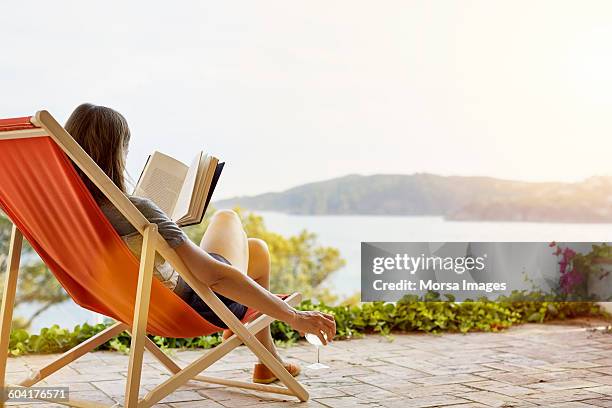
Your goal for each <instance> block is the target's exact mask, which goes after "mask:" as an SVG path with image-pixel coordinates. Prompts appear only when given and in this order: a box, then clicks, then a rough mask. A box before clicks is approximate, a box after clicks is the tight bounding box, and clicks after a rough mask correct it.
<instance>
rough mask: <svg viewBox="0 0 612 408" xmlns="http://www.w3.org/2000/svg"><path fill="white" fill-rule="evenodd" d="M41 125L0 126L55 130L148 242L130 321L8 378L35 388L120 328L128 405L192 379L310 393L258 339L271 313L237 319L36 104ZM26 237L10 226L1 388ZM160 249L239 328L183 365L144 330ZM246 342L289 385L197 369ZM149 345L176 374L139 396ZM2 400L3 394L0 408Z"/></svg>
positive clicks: (303, 396) (0, 332)
mask: <svg viewBox="0 0 612 408" xmlns="http://www.w3.org/2000/svg"><path fill="white" fill-rule="evenodd" d="M31 121H32V123H33V124H34V125H35V126H37V127H38V128H35V129H26V130H14V131H7V132H0V140H2V139H16V138H24V137H40V136H50V137H51V138H52V139H53V140H54V141H55V143H57V145H58V146H59V147H60V148H61V149H62V150H63V151H64V152H65V153H66V154H67V155H68V156H69V157H70V158H71V159H72V160H73V162H74V163H75V164H76V165H77V166H78V167H79V168H80V169H81V170H82V171H83V172H84V173H85V174H86V175H87V177H89V178H90V179H91V180H92V181H93V182H94V183H95V185H96V186H97V187H98V188H99V189H100V190H101V191H102V192H103V193H104V195H105V196H106V197H107V198H108V199H109V200H110V201H111V202H112V203H113V204H114V205H115V207H117V209H118V210H119V211H121V213H122V214H123V215H124V216H125V217H126V219H127V220H128V221H129V222H130V223H131V224H132V225H133V226H134V228H136V230H137V231H138V232H140V233H141V234H142V235H143V237H144V239H143V248H142V254H141V258H140V268H139V272H138V287H137V293H136V304H135V305H134V319H133V324H132V326H131V327H130V326H129V325H127V324H125V323H122V322H117V323H115V324H113V325H112V326H109V327H108V328H106V329H105V330H103V331H102V332H100V333H98V334H97V335H96V336H94V337H92V338H90V339H88V340H87V341H85V342H83V343H81V344H79V345H78V346H76V347H74V348H72V349H71V350H69V351H67V352H65V353H64V354H62V355H61V356H59V357H58V358H57V359H55V360H54V361H53V362H51V363H50V364H48V365H46V366H45V367H43V368H41V369H39V370H37V371H36V372H34V373H33V374H32V375H30V376H29V377H28V378H26V379H25V380H23V381H21V382H20V383H18V384H15V385H10V386H17V387H30V386H33V385H35V384H36V383H38V382H39V381H41V380H43V379H44V378H46V377H47V376H49V375H51V374H53V373H54V372H56V371H57V370H59V369H60V368H62V367H64V366H66V365H67V364H69V363H71V362H72V361H75V360H76V359H78V358H79V357H81V356H83V355H85V354H87V353H88V352H90V351H92V350H93V349H95V348H96V347H98V346H100V345H102V344H104V343H105V342H106V341H108V340H109V339H111V338H113V337H114V336H116V335H118V334H119V333H121V332H123V331H128V332H129V333H130V335H131V338H132V339H131V345H130V358H129V365H128V375H127V381H126V389H125V402H124V406H125V407H128V408H136V407H138V408H141V407H151V406H153V405H154V404H155V403H157V402H158V401H160V400H162V399H163V398H165V397H166V396H168V395H169V394H171V393H172V392H174V391H175V390H176V389H177V388H178V387H180V386H181V385H183V384H185V383H187V382H188V381H190V380H194V381H200V382H206V383H212V384H218V385H225V386H229V387H238V388H243V389H248V390H255V391H263V392H269V393H275V394H283V395H289V396H295V397H297V398H298V399H299V400H300V401H307V400H308V398H309V395H308V392H307V391H306V389H304V387H303V386H302V385H301V384H300V383H299V382H298V381H297V380H296V379H295V378H294V377H293V376H292V375H291V374H290V373H289V372H288V371H287V370H286V369H285V367H283V365H282V364H281V363H280V362H279V361H278V360H277V359H276V358H275V357H274V356H273V355H272V354H271V353H270V352H269V351H268V350H267V349H266V348H265V347H264V346H263V345H262V344H261V342H259V340H257V338H255V334H257V333H258V332H259V331H261V330H262V329H264V328H265V327H267V326H268V325H269V324H270V323H271V322H272V321H274V319H273V318H272V317H269V316H266V315H261V316H259V317H258V318H257V319H255V320H254V321H252V322H250V323H248V324H246V325H244V324H243V323H242V322H240V320H239V319H238V318H237V317H236V316H235V315H234V314H233V313H232V312H231V311H230V310H229V309H228V308H227V306H225V304H223V302H221V300H220V299H219V298H218V297H217V296H216V295H215V293H214V292H213V291H212V290H211V289H210V288H209V287H208V286H206V285H204V284H202V283H201V282H200V281H199V280H197V279H196V278H195V277H194V275H193V274H192V273H191V271H190V270H189V269H188V268H187V267H186V265H185V264H184V263H183V262H182V260H181V259H180V258H179V257H178V255H177V254H176V252H175V251H174V250H173V249H172V248H171V247H170V246H169V245H168V243H167V242H166V241H165V240H164V239H163V238H162V237H161V235H160V234H159V233H158V232H157V225H156V224H152V223H149V222H148V220H147V219H146V218H145V217H144V216H143V215H142V213H140V211H139V210H138V209H137V208H136V207H135V206H134V205H133V204H132V202H131V201H130V200H129V199H128V197H126V196H125V194H123V193H122V192H121V191H120V190H119V189H118V188H117V186H115V184H114V183H113V182H112V181H111V180H110V179H109V178H108V176H107V175H106V174H105V173H104V172H103V171H102V170H101V169H100V168H99V167H98V166H97V165H96V163H95V162H94V161H93V160H92V159H91V158H90V157H89V156H88V155H87V153H86V152H85V151H84V150H83V149H82V148H81V146H80V145H79V144H78V143H77V142H76V141H75V140H74V139H73V138H72V136H70V135H69V134H68V132H66V130H65V129H64V128H63V127H62V126H61V125H60V124H59V123H58V122H57V121H56V120H55V119H54V118H53V117H52V116H51V114H49V112H47V111H44V110H43V111H39V112H37V113H36V115H35V116H34V117H32V119H31ZM22 243H23V235H22V234H21V232H20V231H19V230H18V229H17V227H16V226H13V230H12V234H11V241H10V248H9V256H8V264H7V271H6V276H5V285H4V296H3V298H2V306H1V309H0V319H1V320H0V390H1V389H3V387H4V386H5V385H8V384H5V373H6V364H7V359H8V355H7V350H8V343H9V338H10V329H11V321H12V317H13V307H14V302H15V294H16V288H17V276H18V272H19V262H20V253H21V247H22ZM156 251H157V252H158V253H160V255H161V256H163V257H164V258H165V259H166V260H167V261H169V262H170V263H171V264H172V266H173V267H174V269H175V270H176V271H177V272H178V273H179V274H180V275H181V277H182V278H183V279H184V280H185V281H186V282H187V283H188V284H189V286H191V287H192V288H193V289H194V290H195V292H196V293H197V294H198V295H199V296H200V297H201V298H202V299H203V300H204V301H205V302H206V304H208V305H209V306H210V308H211V309H212V310H213V311H214V312H215V313H216V314H217V315H218V316H219V317H220V318H221V320H222V321H223V322H224V323H225V324H226V325H227V326H228V328H229V329H231V330H232V331H233V332H234V335H233V336H232V337H230V338H229V339H228V340H226V341H224V342H223V343H222V344H221V345H219V346H217V347H215V348H213V349H210V350H208V351H207V352H205V353H204V355H203V356H202V357H200V358H198V359H196V360H195V361H193V362H192V363H190V364H188V365H187V366H185V367H183V368H181V367H180V366H179V365H177V364H176V363H175V362H174V361H173V360H172V359H171V358H170V357H169V356H167V355H166V354H165V353H164V352H163V351H162V350H161V349H160V348H159V347H158V346H157V345H156V344H155V343H154V342H153V341H151V340H150V339H149V338H148V337H147V335H146V327H147V319H148V311H149V301H150V295H151V285H152V279H153V261H154V255H155V252H156ZM300 300H301V295H300V294H299V293H294V294H292V295H291V296H289V297H288V298H287V299H285V302H287V303H288V304H290V305H292V306H295V305H296V304H298V303H299V302H300ZM243 343H244V344H245V345H246V346H247V347H248V348H249V349H250V350H251V351H252V352H253V354H255V356H257V357H258V358H259V359H260V360H261V361H262V362H263V363H265V365H266V366H268V368H270V370H271V371H272V372H273V373H274V375H275V376H276V377H277V378H278V379H279V380H280V381H281V383H283V384H284V385H285V386H284V387H283V386H277V385H265V384H255V383H249V382H244V381H236V380H229V379H223V378H216V377H209V376H203V375H199V374H200V373H201V372H202V371H203V370H205V369H206V368H208V367H209V366H211V365H212V364H213V363H215V362H216V361H218V360H219V359H221V358H222V357H223V356H225V355H226V354H228V353H229V352H230V351H232V350H233V349H235V348H236V347H238V346H239V345H240V344H243ZM145 349H147V350H148V351H149V352H151V353H152V354H153V356H154V357H155V358H156V359H157V360H159V361H160V362H161V363H162V364H163V365H164V366H165V367H166V368H167V369H168V370H169V371H170V372H171V373H172V375H171V377H170V378H168V379H167V380H165V381H164V382H162V383H161V384H159V385H158V386H156V387H155V388H153V389H152V390H151V391H149V392H148V393H147V394H146V395H145V397H144V398H142V399H139V390H140V379H141V371H142V363H143V354H144V350H145ZM46 401H52V402H55V403H58V404H61V405H67V406H74V407H105V406H106V405H104V404H100V403H97V402H91V401H82V400H74V399H70V400H68V401H62V400H52V399H49V400H46ZM2 407H4V402H3V401H1V400H0V408H2Z"/></svg>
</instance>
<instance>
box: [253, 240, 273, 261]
mask: <svg viewBox="0 0 612 408" xmlns="http://www.w3.org/2000/svg"><path fill="white" fill-rule="evenodd" d="M248 241H249V258H251V259H256V260H260V261H261V260H265V261H266V262H269V260H270V250H269V249H268V244H266V241H264V240H263V239H259V238H249V240H248Z"/></svg>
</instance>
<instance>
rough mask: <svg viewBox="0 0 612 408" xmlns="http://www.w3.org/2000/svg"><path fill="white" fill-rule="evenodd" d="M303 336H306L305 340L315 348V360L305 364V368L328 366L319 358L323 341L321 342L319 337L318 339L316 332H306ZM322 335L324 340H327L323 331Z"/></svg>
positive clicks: (318, 368) (313, 368)
mask: <svg viewBox="0 0 612 408" xmlns="http://www.w3.org/2000/svg"><path fill="white" fill-rule="evenodd" d="M304 337H306V341H307V342H309V343H310V344H312V345H313V346H315V348H316V349H317V362H316V363H313V364H311V365H309V366H307V367H306V368H309V369H311V370H322V369H325V368H329V366H327V365H325V364H322V363H321V360H320V359H319V355H320V350H321V346H323V343H321V339H319V337H318V336H317V335H316V334H312V333H306V336H304ZM323 337H325V340H327V335H326V334H325V333H323Z"/></svg>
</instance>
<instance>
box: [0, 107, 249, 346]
mask: <svg viewBox="0 0 612 408" xmlns="http://www.w3.org/2000/svg"><path fill="white" fill-rule="evenodd" d="M29 119H30V118H29V117H24V118H16V119H2V120H0V132H2V131H9V130H19V129H30V128H35V126H33V125H32V124H31V123H30V121H29ZM0 207H1V208H2V210H3V211H4V212H5V213H6V214H7V215H8V217H9V218H10V219H11V220H12V222H13V223H14V224H15V225H16V226H17V228H19V230H20V231H21V232H22V233H23V235H24V237H25V238H26V239H27V240H28V242H29V243H30V244H31V245H32V247H33V248H34V250H36V252H37V253H38V255H39V256H40V257H41V259H42V260H43V261H44V262H45V264H46V265H47V266H48V267H49V269H50V270H51V272H52V273H53V274H54V275H55V277H56V278H57V280H58V281H59V282H60V284H61V285H62V286H63V287H64V289H65V290H66V292H68V294H69V295H70V297H72V299H74V301H75V302H76V303H77V304H79V305H81V306H82V307H84V308H86V309H89V310H92V311H94V312H98V313H101V314H104V315H106V316H109V317H112V318H114V319H116V320H118V321H121V322H123V323H126V324H128V325H131V322H132V318H133V314H134V303H135V297H136V286H137V279H138V268H139V261H138V260H137V259H136V258H135V257H134V255H133V254H132V253H131V252H130V250H129V249H128V247H127V246H126V245H125V243H124V242H123V240H122V239H121V238H120V237H119V235H118V234H117V233H116V231H115V230H114V228H113V227H112V225H111V224H110V222H109V221H108V220H107V219H106V217H105V216H104V214H103V213H102V211H101V210H100V208H99V207H98V205H97V203H96V202H95V200H94V199H93V197H92V196H91V194H90V193H89V191H88V190H87V188H86V187H85V185H84V184H83V182H82V180H81V179H80V177H79V176H78V174H77V173H76V171H75V169H74V167H73V165H72V162H71V161H70V159H69V158H68V157H67V156H66V155H65V154H64V152H63V151H62V150H61V149H60V147H59V146H57V144H56V143H55V142H54V141H53V140H52V139H51V138H50V137H48V136H43V137H30V138H17V139H8V140H0ZM257 313H258V312H257V311H256V310H254V309H251V308H249V309H248V311H247V313H246V315H245V317H244V319H243V322H244V321H248V320H250V319H251V318H252V317H253V316H254V315H255V314H257ZM219 330H220V329H219V328H218V327H217V326H214V325H213V324H211V323H209V322H208V321H206V320H205V319H203V318H202V317H201V316H200V315H199V314H198V313H197V312H195V311H194V310H193V309H192V308H191V307H190V306H189V305H187V304H186V303H185V302H184V301H183V300H182V299H181V298H179V297H178V296H177V295H176V294H174V292H172V291H171V290H170V289H168V288H166V287H165V286H164V285H162V284H161V282H159V281H158V280H157V279H153V286H152V289H151V304H150V309H149V321H148V326H147V331H148V332H149V333H150V334H153V335H160V336H166V337H195V336H201V335H206V334H211V333H214V332H217V331H219Z"/></svg>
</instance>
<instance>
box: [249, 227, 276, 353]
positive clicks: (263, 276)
mask: <svg viewBox="0 0 612 408" xmlns="http://www.w3.org/2000/svg"><path fill="white" fill-rule="evenodd" d="M248 244H249V266H248V275H249V276H250V277H251V278H252V279H253V280H254V281H255V282H257V283H258V284H259V285H261V286H263V287H264V288H266V289H267V290H270V269H271V267H270V251H269V250H268V245H266V243H265V241H263V240H261V239H257V238H249V239H248ZM255 337H257V339H259V341H261V343H262V344H263V345H264V346H265V347H266V348H267V349H268V350H270V352H271V353H272V354H273V355H274V356H275V357H276V358H277V359H278V360H279V361H282V359H281V357H280V356H279V355H278V352H277V350H276V347H275V345H274V340H272V334H271V333H270V326H269V325H268V326H267V327H266V328H265V329H263V330H262V331H260V332H259V333H257V335H256V336H255ZM260 362H261V361H260Z"/></svg>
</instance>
